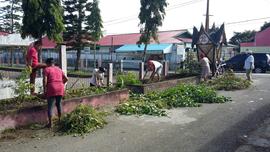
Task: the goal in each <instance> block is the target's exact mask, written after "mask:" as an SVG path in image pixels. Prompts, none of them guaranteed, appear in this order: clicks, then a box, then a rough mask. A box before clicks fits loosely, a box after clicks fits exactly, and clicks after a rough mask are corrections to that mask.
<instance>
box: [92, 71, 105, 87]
mask: <svg viewBox="0 0 270 152" xmlns="http://www.w3.org/2000/svg"><path fill="white" fill-rule="evenodd" d="M105 71H106V70H105V68H103V67H99V68H98V69H97V68H94V70H93V73H92V77H91V79H90V86H96V87H101V86H103V85H104V72H105Z"/></svg>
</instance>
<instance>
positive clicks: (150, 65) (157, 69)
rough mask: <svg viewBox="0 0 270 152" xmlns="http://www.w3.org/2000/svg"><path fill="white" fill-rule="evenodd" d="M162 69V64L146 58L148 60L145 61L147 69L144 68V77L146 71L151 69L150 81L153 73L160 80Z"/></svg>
mask: <svg viewBox="0 0 270 152" xmlns="http://www.w3.org/2000/svg"><path fill="white" fill-rule="evenodd" d="M162 69H163V65H162V64H161V63H160V62H158V61H154V60H148V62H147V70H146V73H145V75H144V77H145V76H146V74H147V73H148V71H153V72H152V74H151V76H150V79H149V80H150V81H152V80H154V77H155V75H157V76H158V81H160V79H161V73H162Z"/></svg>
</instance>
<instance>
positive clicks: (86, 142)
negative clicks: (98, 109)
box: [0, 75, 270, 152]
mask: <svg viewBox="0 0 270 152" xmlns="http://www.w3.org/2000/svg"><path fill="white" fill-rule="evenodd" d="M269 80H270V75H256V76H255V78H254V84H253V86H252V87H251V88H250V89H248V90H242V91H235V92H221V94H224V95H227V96H231V97H232V99H233V101H232V102H230V103H226V104H205V105H203V106H202V107H200V108H179V109H174V110H170V111H169V113H170V116H169V117H161V118H158V117H150V116H142V117H135V116H111V117H110V118H109V124H108V125H107V126H106V127H105V128H104V129H100V130H97V131H95V132H94V133H91V134H89V135H87V136H85V137H84V138H81V137H72V136H55V137H50V138H41V139H40V140H38V139H36V138H34V139H26V140H23V142H22V140H19V141H10V142H2V143H0V151H1V152H15V151H20V152H48V151H50V152H232V151H235V150H236V149H237V148H238V147H239V146H240V145H241V144H243V143H242V142H243V141H242V139H243V138H245V137H246V136H247V135H248V134H249V133H250V132H252V131H253V130H255V129H256V128H258V127H259V126H260V125H261V124H262V123H263V121H264V120H265V119H267V118H269V114H270V88H269ZM269 151H270V150H269Z"/></svg>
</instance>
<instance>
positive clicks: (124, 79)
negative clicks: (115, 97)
mask: <svg viewBox="0 0 270 152" xmlns="http://www.w3.org/2000/svg"><path fill="white" fill-rule="evenodd" d="M129 84H133V85H136V84H141V81H140V80H139V79H138V77H137V76H136V74H135V73H133V72H127V73H122V74H121V73H120V74H117V77H116V86H117V87H120V88H123V87H125V86H126V85H129Z"/></svg>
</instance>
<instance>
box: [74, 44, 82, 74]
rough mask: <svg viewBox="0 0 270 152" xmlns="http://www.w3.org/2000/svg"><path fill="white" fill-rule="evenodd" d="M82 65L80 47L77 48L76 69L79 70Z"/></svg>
mask: <svg viewBox="0 0 270 152" xmlns="http://www.w3.org/2000/svg"><path fill="white" fill-rule="evenodd" d="M80 65H81V49H80V48H79V49H78V50H77V59H76V65H75V69H74V70H75V71H78V70H79V66H80Z"/></svg>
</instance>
